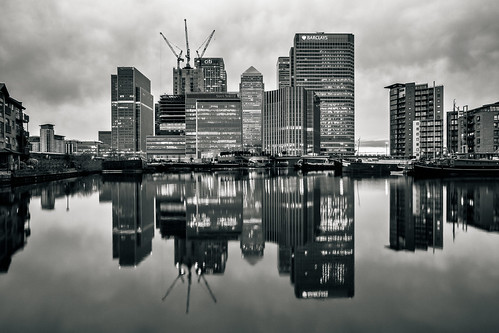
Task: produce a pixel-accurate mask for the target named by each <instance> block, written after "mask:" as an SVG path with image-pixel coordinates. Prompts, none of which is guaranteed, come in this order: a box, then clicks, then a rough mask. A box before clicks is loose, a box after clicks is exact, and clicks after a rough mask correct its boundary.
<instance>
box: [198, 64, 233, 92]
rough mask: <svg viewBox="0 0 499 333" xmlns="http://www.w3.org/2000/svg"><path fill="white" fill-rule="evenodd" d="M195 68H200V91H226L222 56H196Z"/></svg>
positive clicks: (225, 74)
mask: <svg viewBox="0 0 499 333" xmlns="http://www.w3.org/2000/svg"><path fill="white" fill-rule="evenodd" d="M194 62H195V64H196V68H198V69H201V71H202V74H203V78H202V79H203V85H202V89H201V92H227V72H226V71H225V63H224V59H223V58H196V59H195V60H194Z"/></svg>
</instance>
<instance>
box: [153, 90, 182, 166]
mask: <svg viewBox="0 0 499 333" xmlns="http://www.w3.org/2000/svg"><path fill="white" fill-rule="evenodd" d="M155 112H156V115H155V130H154V133H155V135H154V136H148V137H147V158H148V159H150V160H179V159H181V158H183V157H184V156H185V95H166V94H165V95H161V97H160V100H159V102H158V103H157V104H156V108H155Z"/></svg>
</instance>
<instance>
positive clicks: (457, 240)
mask: <svg viewBox="0 0 499 333" xmlns="http://www.w3.org/2000/svg"><path fill="white" fill-rule="evenodd" d="M0 196H1V206H0V207H1V213H0V218H1V220H0V225H1V227H2V228H1V230H2V231H1V238H0V245H1V246H0V259H1V261H0V270H1V272H2V275H0V293H1V295H2V298H1V300H0V319H1V320H0V323H2V325H3V327H2V328H0V329H1V330H2V332H10V331H40V327H43V328H44V329H43V330H51V331H67V330H68V329H69V328H71V330H72V331H75V330H76V331H78V329H80V330H82V331H83V330H91V331H109V330H122V331H137V330H160V329H182V330H184V329H186V328H190V329H202V330H204V331H218V332H219V331H233V330H234V327H236V325H238V326H237V330H238V331H255V330H256V331H270V330H274V331H286V332H289V331H293V332H294V331H296V332H300V331H304V330H309V331H310V330H311V331H323V330H327V329H328V327H329V328H330V327H331V325H334V327H337V328H338V329H339V330H340V331H341V330H352V331H359V330H360V331H363V330H367V329H375V330H383V331H395V330H402V329H403V330H404V331H411V330H412V331H418V330H421V329H424V328H430V329H432V330H433V329H443V330H453V331H459V330H461V331H465V330H470V329H472V328H474V327H475V325H478V323H480V325H481V326H480V327H481V328H485V329H488V328H490V329H493V328H496V327H497V326H498V323H499V320H498V319H495V316H492V314H493V313H494V308H496V307H497V305H499V299H498V298H497V296H498V294H499V293H498V291H499V287H498V286H496V281H497V278H498V277H499V270H498V269H497V268H498V267H497V266H498V265H497V259H498V255H497V253H499V252H498V250H499V242H498V238H497V237H498V235H497V232H498V231H499V197H498V196H499V181H497V180H490V179H489V180H472V179H470V180H421V181H420V180H418V181H414V180H413V179H412V178H405V177H401V178H368V179H362V178H359V179H351V178H348V177H334V176H332V175H331V174H322V173H315V174H309V175H307V176H304V175H301V174H294V173H289V174H283V175H271V174H268V173H265V172H250V173H247V172H218V173H180V174H155V175H144V176H137V177H135V178H130V177H127V178H121V179H119V178H118V179H112V178H104V179H102V178H101V177H100V176H94V177H88V178H81V179H70V180H64V181H58V182H52V183H46V184H39V185H33V186H27V187H19V188H15V189H13V190H12V191H10V189H3V190H2V191H1V192H0ZM457 291H459V292H457ZM318 299H320V300H323V301H324V302H316V301H314V300H318ZM429 305H431V306H429ZM430 308H432V310H431V311H430ZM7 310H9V311H7ZM332 314H334V316H332ZM456 314H460V316H458V317H457V318H456ZM487 316H488V317H487ZM26 318H27V319H26ZM84 318H89V319H84ZM359 318H362V320H359ZM480 318H487V320H486V321H480V322H479V320H480ZM208 323H210V324H208ZM484 325H485V326H484Z"/></svg>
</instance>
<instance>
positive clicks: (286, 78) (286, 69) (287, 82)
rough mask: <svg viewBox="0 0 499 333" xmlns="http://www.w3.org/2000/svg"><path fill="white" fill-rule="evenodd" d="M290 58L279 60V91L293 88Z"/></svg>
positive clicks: (277, 66) (280, 58) (277, 69)
mask: <svg viewBox="0 0 499 333" xmlns="http://www.w3.org/2000/svg"><path fill="white" fill-rule="evenodd" d="M289 59H290V58H289V57H279V58H277V65H276V71H277V78H276V79H277V81H276V82H277V89H281V88H284V87H289V86H291V72H290V66H291V63H290V60H289Z"/></svg>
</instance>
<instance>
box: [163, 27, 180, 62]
mask: <svg viewBox="0 0 499 333" xmlns="http://www.w3.org/2000/svg"><path fill="white" fill-rule="evenodd" d="M159 34H160V35H161V37H163V39H164V40H165V42H166V44H167V45H168V47H170V50H172V52H173V54H174V55H175V57H176V58H177V68H180V62H181V61H184V59H183V58H182V50H180V48H179V47H178V46H176V45H175V47H176V48H177V49H179V50H180V53H179V54H177V52H176V51H175V49H174V48H173V46H172V44H171V43H170V42H169V41H168V39H166V37H165V35H163V33H162V32H161V31H160V32H159Z"/></svg>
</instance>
